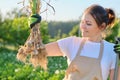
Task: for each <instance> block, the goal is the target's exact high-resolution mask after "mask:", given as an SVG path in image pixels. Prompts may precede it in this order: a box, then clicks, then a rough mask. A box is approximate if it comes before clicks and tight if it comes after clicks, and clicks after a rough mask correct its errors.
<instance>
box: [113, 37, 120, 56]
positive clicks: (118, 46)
mask: <svg viewBox="0 0 120 80" xmlns="http://www.w3.org/2000/svg"><path fill="white" fill-rule="evenodd" d="M114 51H115V52H116V53H117V54H120V37H119V38H117V40H116V44H115V46H114Z"/></svg>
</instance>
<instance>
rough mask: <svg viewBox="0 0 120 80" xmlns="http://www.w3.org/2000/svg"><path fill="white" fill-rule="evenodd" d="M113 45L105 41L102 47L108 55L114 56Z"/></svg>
mask: <svg viewBox="0 0 120 80" xmlns="http://www.w3.org/2000/svg"><path fill="white" fill-rule="evenodd" d="M114 45H115V44H114V43H111V42H108V41H106V40H104V47H105V50H106V51H107V52H108V53H109V55H110V54H111V55H115V52H114Z"/></svg>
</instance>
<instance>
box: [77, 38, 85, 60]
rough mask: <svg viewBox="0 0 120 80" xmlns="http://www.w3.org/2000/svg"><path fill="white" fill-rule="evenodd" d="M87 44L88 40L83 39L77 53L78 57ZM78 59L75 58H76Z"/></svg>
mask: <svg viewBox="0 0 120 80" xmlns="http://www.w3.org/2000/svg"><path fill="white" fill-rule="evenodd" d="M85 42H86V39H84V38H83V39H82V40H81V43H80V46H79V48H78V51H77V54H76V57H77V56H79V55H80V53H81V50H82V48H83V46H84V44H85ZM76 57H75V58H76Z"/></svg>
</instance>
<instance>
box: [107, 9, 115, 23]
mask: <svg viewBox="0 0 120 80" xmlns="http://www.w3.org/2000/svg"><path fill="white" fill-rule="evenodd" d="M105 10H106V11H107V14H108V25H112V24H113V23H114V21H115V13H114V11H113V10H112V9H110V8H106V9H105Z"/></svg>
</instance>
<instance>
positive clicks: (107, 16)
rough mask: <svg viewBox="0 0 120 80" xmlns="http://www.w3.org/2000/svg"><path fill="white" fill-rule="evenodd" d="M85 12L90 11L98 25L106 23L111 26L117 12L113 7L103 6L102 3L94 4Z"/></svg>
mask: <svg viewBox="0 0 120 80" xmlns="http://www.w3.org/2000/svg"><path fill="white" fill-rule="evenodd" d="M85 13H90V14H91V15H92V16H93V18H94V19H95V21H96V23H97V25H98V26H100V25H101V24H102V23H106V27H107V26H108V25H109V26H111V25H112V24H113V23H114V20H115V13H114V11H113V10H112V9H107V8H103V7H102V6H100V5H95V4H94V5H92V6H90V7H88V8H87V9H86V10H85Z"/></svg>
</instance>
